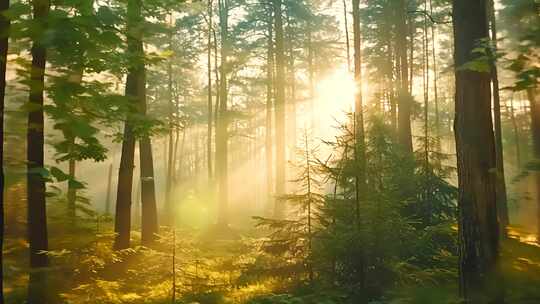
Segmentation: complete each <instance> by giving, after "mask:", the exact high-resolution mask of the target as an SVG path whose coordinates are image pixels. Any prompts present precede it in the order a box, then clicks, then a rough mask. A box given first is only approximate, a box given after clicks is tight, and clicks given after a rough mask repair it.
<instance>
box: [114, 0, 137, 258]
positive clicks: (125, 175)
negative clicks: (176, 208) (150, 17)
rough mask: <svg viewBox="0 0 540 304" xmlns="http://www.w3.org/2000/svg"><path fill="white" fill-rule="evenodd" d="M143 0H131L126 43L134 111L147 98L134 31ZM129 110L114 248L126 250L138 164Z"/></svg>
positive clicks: (123, 149) (127, 95)
mask: <svg viewBox="0 0 540 304" xmlns="http://www.w3.org/2000/svg"><path fill="white" fill-rule="evenodd" d="M140 1H141V0H129V1H128V8H127V11H128V16H129V17H130V18H128V24H127V30H126V32H127V33H128V35H127V44H128V46H127V47H128V54H129V55H130V56H133V57H134V59H133V62H131V66H130V67H129V68H128V75H127V79H126V92H125V95H126V97H128V98H129V99H130V102H131V103H132V104H133V107H134V109H133V112H135V111H136V110H135V109H136V108H137V107H139V106H140V105H141V104H142V100H143V99H142V98H144V95H143V94H144V93H145V92H144V90H143V91H141V89H142V88H144V85H145V76H144V64H143V62H142V60H143V58H142V57H140V55H141V54H143V50H142V33H141V32H140V31H138V30H135V29H136V28H137V26H138V24H139V22H140V21H141V2H140ZM132 114H133V113H130V114H128V115H127V118H126V123H125V126H124V137H123V141H122V155H121V157H120V169H119V173H118V191H117V195H116V215H115V222H114V231H115V232H116V237H115V242H114V248H115V249H116V250H120V249H126V248H128V247H129V245H130V235H131V204H132V192H133V168H134V163H135V136H134V134H133V126H132V124H133V121H132V119H131V115H132Z"/></svg>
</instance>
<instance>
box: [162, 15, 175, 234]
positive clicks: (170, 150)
mask: <svg viewBox="0 0 540 304" xmlns="http://www.w3.org/2000/svg"><path fill="white" fill-rule="evenodd" d="M172 19H173V17H172V14H171V15H170V21H169V26H170V28H169V30H170V32H169V37H168V39H169V50H170V51H172V48H173V46H172V35H173V28H172V27H173V24H172V23H173V21H172ZM172 73H173V71H172V58H169V60H168V61H167V99H168V100H167V110H168V113H167V114H168V115H167V116H168V120H169V134H168V135H169V143H168V146H167V150H166V151H167V158H166V168H167V179H166V181H165V204H164V205H165V208H164V209H165V212H164V215H165V217H166V219H165V222H166V223H167V224H169V225H170V224H171V223H172V220H171V218H170V217H171V212H170V210H171V191H172V187H173V174H174V173H173V172H174V162H173V160H174V101H173V75H172Z"/></svg>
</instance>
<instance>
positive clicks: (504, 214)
mask: <svg viewBox="0 0 540 304" xmlns="http://www.w3.org/2000/svg"><path fill="white" fill-rule="evenodd" d="M489 13H490V15H489V19H490V22H491V40H492V42H493V44H494V45H495V47H496V46H497V24H496V19H495V4H494V2H493V0H489ZM493 60H494V61H493V63H492V66H491V78H492V79H491V81H492V89H493V116H494V119H493V121H494V124H495V154H496V163H497V213H498V216H499V226H500V227H499V230H500V232H501V236H506V227H507V226H508V224H509V223H510V219H509V217H508V201H507V195H506V180H505V177H504V154H503V144H502V124H501V96H500V93H499V73H498V70H497V63H496V62H495V59H493Z"/></svg>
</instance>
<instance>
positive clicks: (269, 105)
mask: <svg viewBox="0 0 540 304" xmlns="http://www.w3.org/2000/svg"><path fill="white" fill-rule="evenodd" d="M268 18H269V20H268V52H267V55H266V56H267V58H266V122H265V152H266V192H267V196H268V200H267V207H268V210H270V204H271V203H272V202H273V201H272V192H273V178H274V170H273V168H274V167H273V158H274V153H273V149H274V146H273V145H272V130H273V128H272V125H273V124H272V118H273V115H272V114H273V102H272V101H273V97H274V88H273V83H274V32H273V28H274V27H273V14H272V10H270V12H269V17H268Z"/></svg>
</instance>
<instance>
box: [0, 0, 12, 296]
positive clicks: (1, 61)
mask: <svg viewBox="0 0 540 304" xmlns="http://www.w3.org/2000/svg"><path fill="white" fill-rule="evenodd" d="M8 9H9V0H3V1H1V2H0V29H1V30H0V303H2V304H3V303H4V284H3V283H4V280H3V274H4V259H3V250H4V99H5V94H6V64H7V52H8V43H9V27H10V20H9V18H8V17H7V16H6V12H7V10H8Z"/></svg>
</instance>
